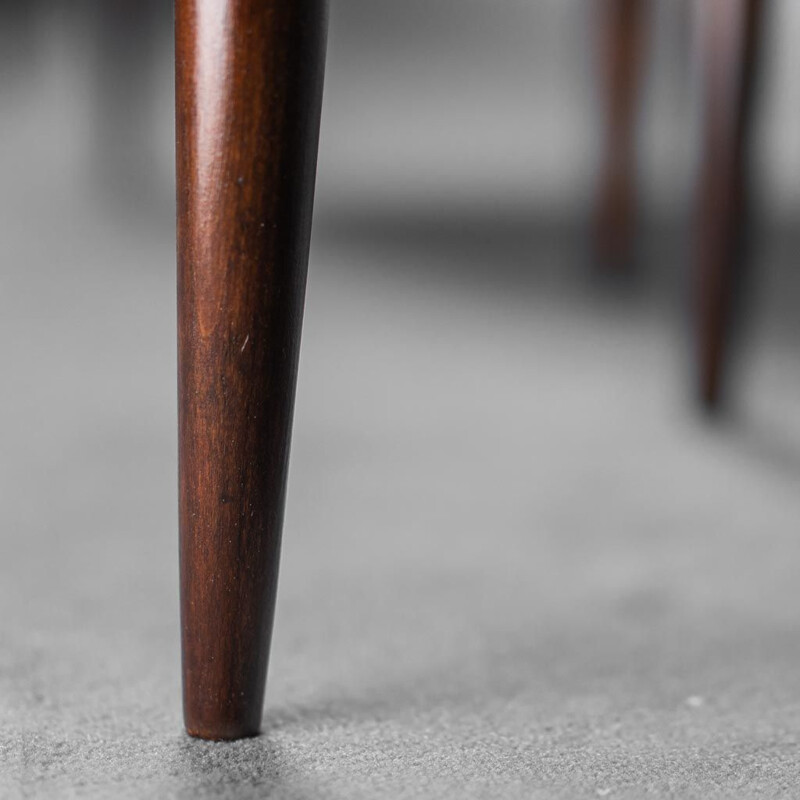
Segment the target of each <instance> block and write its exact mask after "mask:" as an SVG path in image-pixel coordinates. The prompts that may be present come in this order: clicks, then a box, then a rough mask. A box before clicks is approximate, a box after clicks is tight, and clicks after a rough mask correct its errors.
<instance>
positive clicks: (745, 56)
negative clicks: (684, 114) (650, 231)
mask: <svg viewBox="0 0 800 800" xmlns="http://www.w3.org/2000/svg"><path fill="white" fill-rule="evenodd" d="M763 6H764V3H763V1H762V0H705V2H704V3H703V4H702V6H701V7H700V11H701V13H702V19H701V23H702V32H701V45H702V48H703V62H702V69H703V98H704V102H703V106H704V107H703V142H702V155H701V158H702V161H701V169H700V177H699V188H698V214H697V222H696V231H697V234H696V235H697V254H696V259H697V264H696V278H697V289H696V317H697V323H696V328H697V370H698V379H697V380H698V391H699V396H700V400H701V402H702V403H703V405H704V406H705V407H706V408H707V409H708V410H716V409H718V408H719V407H720V404H721V401H722V399H723V390H724V382H725V377H726V366H727V362H728V357H729V354H730V344H731V343H730V339H731V335H732V333H733V330H732V329H733V322H734V318H733V314H734V311H735V310H736V308H735V306H736V304H735V301H736V300H737V293H738V291H739V290H740V289H741V285H742V284H741V280H742V270H743V268H744V267H745V262H746V255H747V247H746V245H747V241H746V235H747V223H748V213H747V211H748V199H749V198H748V191H747V189H748V187H747V183H748V169H747V155H748V145H749V140H750V128H751V118H752V105H753V97H754V91H753V89H754V82H755V75H756V70H757V66H758V44H759V39H760V29H761V22H762V17H763Z"/></svg>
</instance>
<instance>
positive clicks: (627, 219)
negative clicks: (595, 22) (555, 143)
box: [596, 0, 647, 269]
mask: <svg viewBox="0 0 800 800" xmlns="http://www.w3.org/2000/svg"><path fill="white" fill-rule="evenodd" d="M646 3H647V0H604V2H603V3H602V4H601V6H600V7H601V9H602V14H603V19H602V24H601V25H600V26H599V30H600V38H601V42H600V50H601V75H602V80H603V87H602V88H603V95H604V97H603V101H604V105H605V122H604V124H605V131H604V151H603V157H602V164H601V174H600V184H599V187H598V194H597V212H596V213H597V223H596V224H597V229H596V237H597V238H596V248H597V256H598V260H599V262H600V263H601V264H602V265H603V266H605V267H613V268H616V269H618V268H620V267H622V266H624V265H625V264H626V262H627V261H628V258H629V255H630V248H631V243H632V238H633V217H634V212H633V206H634V186H635V171H636V170H635V164H636V147H635V139H636V99H637V98H636V95H637V91H638V88H639V78H640V75H641V61H642V52H643V49H644V38H645V30H644V22H645V8H644V6H645V5H646Z"/></svg>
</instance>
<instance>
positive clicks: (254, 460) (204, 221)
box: [175, 0, 326, 739]
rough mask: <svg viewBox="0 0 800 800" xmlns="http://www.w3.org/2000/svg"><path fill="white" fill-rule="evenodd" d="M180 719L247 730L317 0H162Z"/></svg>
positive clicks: (263, 654)
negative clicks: (168, 53)
mask: <svg viewBox="0 0 800 800" xmlns="http://www.w3.org/2000/svg"><path fill="white" fill-rule="evenodd" d="M175 10H176V71H177V74H176V81H177V85H176V86H177V166H178V327H179V440H180V442H179V444H180V454H179V457H180V561H181V617H182V644H183V681H184V684H183V685H184V690H183V691H184V715H185V721H186V729H187V731H188V732H189V733H190V734H191V735H193V736H199V737H202V738H207V739H235V738H239V737H242V736H249V735H253V734H256V733H257V732H258V730H259V727H260V723H261V712H262V702H263V695H264V685H265V680H266V671H267V661H268V656H269V645H270V635H271V630H272V619H273V609H274V604H275V590H276V582H277V575H278V558H279V549H280V538H281V525H282V520H283V505H284V495H285V485H286V471H287V463H288V458H289V441H290V434H291V424H292V410H293V404H294V391H295V379H296V375H297V360H298V350H299V344H300V328H301V323H302V316H303V299H304V293H305V282H306V266H307V259H308V244H309V234H310V229H311V211H312V204H313V187H314V175H315V169H316V151H317V139H318V131H319V113H320V101H321V92H322V76H323V67H324V49H325V25H326V14H325V4H324V0H176V4H175Z"/></svg>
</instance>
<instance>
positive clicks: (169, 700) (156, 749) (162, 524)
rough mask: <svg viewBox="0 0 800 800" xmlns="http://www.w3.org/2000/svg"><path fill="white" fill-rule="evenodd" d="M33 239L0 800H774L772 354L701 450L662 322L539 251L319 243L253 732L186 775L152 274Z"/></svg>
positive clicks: (778, 353)
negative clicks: (600, 291)
mask: <svg viewBox="0 0 800 800" xmlns="http://www.w3.org/2000/svg"><path fill="white" fill-rule="evenodd" d="M81 213H83V212H81ZM52 218H53V219H57V220H58V225H59V226H60V227H59V228H58V229H56V230H51V231H49V232H48V236H47V237H46V239H45V240H43V241H40V240H39V239H37V237H36V236H29V234H31V233H32V232H33V231H32V230H30V229H26V228H25V225H26V222H25V220H27V219H29V217H28V216H25V217H24V218H22V217H21V218H20V220H19V221H18V224H15V225H9V226H6V228H7V232H8V237H7V241H6V244H5V247H6V249H7V252H8V254H9V258H11V259H12V260H14V259H15V260H16V263H20V264H25V263H30V264H35V265H36V269H35V270H32V271H26V270H23V269H19V270H13V271H9V272H6V273H4V275H3V277H2V293H0V361H1V362H2V364H3V381H2V384H0V408H1V409H2V416H3V419H4V423H3V426H2V445H1V446H0V453H1V454H2V455H1V456H0V493H2V497H1V498H0V500H1V502H0V531H1V532H2V535H1V536H0V796H2V797H4V798H16V797H28V796H30V797H43V798H68V797H98V798H100V797H123V798H124V797H131V798H134V797H136V798H138V797H141V798H150V797H217V796H222V797H244V798H246V797H266V796H271V797H286V798H304V797H331V798H345V797H356V798H358V797H364V798H380V797H438V796H448V797H459V798H469V797H500V796H502V797H520V798H523V797H524V798H535V797H562V796H563V797H570V798H581V797H587V798H591V797H605V796H607V797H625V798H636V797H642V796H654V797H686V798H692V797H696V798H709V797H712V798H713V797H787V798H788V797H796V796H797V793H798V787H799V786H800V780H799V779H800V765H798V741H799V739H800V624H798V623H799V621H800V602H799V601H800V588H798V587H800V583H799V582H798V580H797V574H798V568H799V567H800V536H798V533H799V531H798V523H799V522H800V492H798V479H799V478H800V429H799V428H798V421H797V420H798V417H797V414H796V410H795V409H796V402H797V397H798V396H800V369H798V363H797V362H798V358H797V355H796V348H795V347H794V344H793V343H792V341H790V340H791V338H792V337H791V336H790V337H789V338H788V339H787V338H784V339H777V338H776V339H775V340H774V342H773V341H772V340H769V341H766V340H765V341H764V342H762V343H761V344H760V345H758V347H757V348H756V351H755V352H754V354H753V355H752V356H751V358H750V360H749V362H748V363H749V366H748V369H747V378H748V381H747V387H748V388H747V391H744V392H743V394H742V403H741V406H742V412H741V413H740V414H739V415H738V416H737V417H735V418H734V419H733V420H732V421H730V422H729V423H728V424H726V425H721V426H705V425H703V424H702V422H701V421H700V420H698V419H696V418H694V417H693V415H692V414H691V413H690V409H689V407H688V405H687V403H686V402H685V399H686V398H685V395H684V394H683V391H684V389H685V381H684V379H685V364H684V363H683V361H682V348H683V347H684V346H685V342H683V341H682V339H681V337H680V335H679V333H678V331H679V329H680V324H679V320H678V319H677V317H673V316H671V315H670V314H667V313H663V310H662V311H658V310H656V311H654V310H653V309H651V308H649V307H647V306H646V304H644V305H643V304H642V303H640V302H636V301H630V302H624V301H619V302H611V301H609V299H608V298H607V297H606V298H604V297H602V295H600V296H598V295H594V294H590V293H586V292H582V291H580V290H578V289H577V288H576V287H577V286H579V285H582V282H581V281H580V280H579V279H578V277H577V271H576V269H575V264H574V263H573V264H570V263H561V262H560V261H559V258H561V256H559V255H558V252H559V251H558V250H557V249H556V250H553V249H549V250H548V249H547V248H544V249H542V250H540V251H534V255H533V256H526V257H525V258H528V257H530V258H533V260H534V262H535V264H536V268H535V270H534V271H533V272H535V275H534V277H527V278H525V277H521V276H522V275H524V270H523V271H520V270H517V271H516V272H515V271H514V270H513V269H511V270H510V271H509V272H508V274H506V275H504V277H503V279H502V280H499V281H495V283H492V282H491V281H490V280H487V279H486V277H485V276H486V274H487V272H486V268H487V264H488V263H489V262H488V261H487V263H483V259H484V258H485V257H486V253H488V252H492V248H491V247H488V248H487V247H485V248H484V249H483V250H481V249H480V247H479V245H478V244H477V243H476V242H475V241H474V240H470V239H469V235H468V232H467V230H466V229H465V230H464V233H465V235H466V238H461V237H459V236H455V237H454V238H453V241H452V242H451V243H450V245H448V244H447V242H438V244H437V243H436V242H431V241H428V242H424V241H423V242H422V243H421V244H419V245H418V246H403V245H402V240H404V237H403V236H400V237H399V238H400V240H401V242H400V243H398V241H391V236H389V237H388V238H387V239H386V240H385V241H381V239H380V237H376V238H375V239H373V240H371V241H365V242H362V243H361V244H360V245H358V246H356V245H353V244H352V243H351V245H350V246H344V245H343V244H342V242H341V241H339V242H338V243H337V242H333V243H331V242H328V243H326V242H325V241H324V240H322V239H321V240H320V241H319V242H318V244H317V246H316V247H315V251H314V257H313V264H312V272H311V281H310V285H309V300H308V316H307V327H306V332H305V339H304V349H303V361H302V366H301V379H300V386H299V395H298V407H297V417H296V428H295V444H294V451H293V461H292V469H291V488H290V492H289V501H288V510H287V518H286V531H285V548H284V560H283V567H282V576H281V584H280V598H279V609H278V618H277V625H276V631H275V640H274V652H273V659H272V665H271V674H270V681H269V688H268V701H267V709H266V714H265V724H264V734H263V736H261V737H260V738H258V739H254V740H250V741H246V742H241V743H237V744H208V743H201V742H193V741H190V740H188V739H187V738H185V736H184V735H183V734H182V732H181V720H180V708H179V672H178V657H179V654H178V647H177V642H178V623H177V575H176V573H177V562H176V511H175V491H176V488H175V486H176V478H175V379H174V299H175V298H174V288H173V278H172V259H173V255H172V240H171V237H170V235H169V232H168V231H165V232H163V234H155V233H154V234H153V235H152V236H150V237H147V238H144V239H142V238H137V237H136V236H135V235H134V233H132V232H130V230H129V232H125V230H124V229H116V230H109V229H108V228H107V226H106V230H105V233H104V234H103V236H98V235H97V234H96V232H97V229H98V223H97V218H94V217H91V216H90V215H86V214H84V215H83V216H81V214H80V213H78V212H76V213H75V216H74V217H70V216H69V215H68V214H66V213H65V212H64V211H63V209H61V211H60V213H59V214H53V215H52ZM27 224H32V223H27ZM110 224H111V223H109V225H110ZM133 228H135V226H132V228H131V230H132V229H133ZM92 232H94V233H92ZM486 235H487V237H488V238H487V239H486V241H484V245H486V243H487V242H491V241H492V239H491V233H490V232H489V233H487V234H486ZM502 236H503V237H504V238H503V241H504V243H505V245H509V247H507V248H506V250H504V251H503V252H504V253H505V255H503V256H502V258H503V259H505V261H504V262H503V263H495V264H491V267H492V269H503V268H505V267H508V266H509V265H512V266H513V263H516V265H517V266H520V264H523V263H524V259H523V256H522V255H521V253H522V252H523V251H524V250H525V249H526V248H527V247H528V244H529V243H525V242H524V244H525V247H521V248H520V249H519V252H518V253H516V254H515V252H514V250H513V247H511V246H510V244H509V243H510V242H511V243H513V230H512V231H509V230H506V231H505V232H503V233H502ZM103 237H105V238H103ZM126 237H129V238H126ZM509 237H510V238H509ZM56 242H58V244H59V248H58V254H59V255H58V258H57V259H50V258H48V257H47V256H48V254H52V253H53V252H54V243H56ZM468 251H470V252H472V256H470V255H469V252H468ZM470 257H472V258H473V261H472V262H471V263H470V262H469V258H470ZM515 259H516V262H515ZM465 260H466V261H465ZM512 262H513V263H512ZM548 265H549V266H548ZM548 270H549V272H548ZM561 271H564V272H565V273H566V272H570V271H571V273H572V274H573V275H574V276H576V277H575V279H574V283H570V284H568V283H563V284H562V283H561V282H560V281H561V278H559V277H558V276H559V275H560V274H561ZM548 274H549V275H550V278H546V279H540V278H541V276H542V275H548ZM537 275H538V276H540V277H536V276H537Z"/></svg>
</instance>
